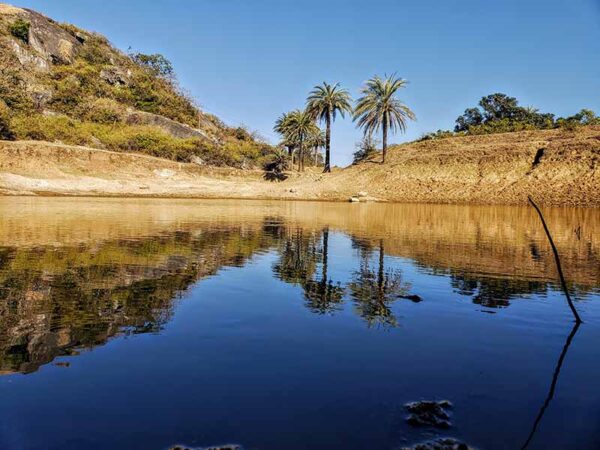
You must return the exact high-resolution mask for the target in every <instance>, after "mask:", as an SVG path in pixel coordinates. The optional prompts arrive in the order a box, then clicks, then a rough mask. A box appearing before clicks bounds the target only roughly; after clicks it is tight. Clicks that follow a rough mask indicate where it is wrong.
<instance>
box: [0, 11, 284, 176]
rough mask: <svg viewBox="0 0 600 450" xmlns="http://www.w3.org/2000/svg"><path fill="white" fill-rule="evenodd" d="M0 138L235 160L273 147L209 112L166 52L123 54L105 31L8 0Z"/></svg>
mask: <svg viewBox="0 0 600 450" xmlns="http://www.w3.org/2000/svg"><path fill="white" fill-rule="evenodd" d="M0 138H2V139H11V140H12V139H18V140H27V139H30V140H45V141H50V142H60V143H65V144H73V145H85V146H91V147H95V148H103V149H108V150H113V151H135V152H143V153H146V154H151V155H154V156H160V157H166V158H169V159H174V160H178V161H195V162H197V163H200V164H202V163H206V164H215V165H229V166H237V167H245V166H253V165H254V166H257V165H260V164H262V162H263V160H264V159H265V158H268V155H269V154H270V153H271V152H272V149H271V147H270V146H268V145H267V144H265V143H263V142H260V141H258V140H257V139H255V138H254V137H253V136H252V135H251V134H250V133H248V131H246V130H245V129H243V128H230V127H228V126H226V125H225V124H224V123H223V122H221V121H220V120H219V119H218V118H216V117H215V116H213V115H210V114H207V113H204V112H202V111H201V110H200V109H199V108H198V107H197V106H196V105H195V104H194V102H193V100H192V99H190V98H189V97H188V96H187V95H185V94H184V93H183V92H182V91H181V89H180V88H179V87H178V84H177V80H176V77H175V74H174V71H173V68H172V66H171V63H170V62H169V61H168V60H167V59H166V58H164V57H163V56H162V55H158V54H154V55H145V54H139V53H138V54H125V53H123V52H121V51H119V50H117V49H115V48H114V47H113V46H111V44H110V43H109V41H108V40H107V39H106V38H105V37H103V36H101V35H99V34H96V33H91V32H87V31H84V30H81V29H79V28H77V27H75V26H73V25H69V24H61V23H57V22H55V21H54V20H52V19H50V18H48V17H45V16H43V15H42V14H39V13H37V12H35V11H32V10H28V9H21V8H16V7H13V6H10V5H6V4H2V3H0Z"/></svg>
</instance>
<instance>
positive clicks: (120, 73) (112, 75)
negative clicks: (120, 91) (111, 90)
mask: <svg viewBox="0 0 600 450" xmlns="http://www.w3.org/2000/svg"><path fill="white" fill-rule="evenodd" d="M100 78H102V79H103V80H104V81H106V82H107V83H108V84H110V85H112V86H128V85H129V81H130V78H131V71H130V70H127V71H126V70H123V69H121V68H120V67H117V66H112V67H107V68H105V69H102V70H101V71H100Z"/></svg>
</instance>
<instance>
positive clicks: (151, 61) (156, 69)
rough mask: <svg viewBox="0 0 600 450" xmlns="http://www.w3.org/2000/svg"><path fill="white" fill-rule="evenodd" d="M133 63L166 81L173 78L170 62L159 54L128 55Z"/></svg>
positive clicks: (173, 72) (173, 73)
mask: <svg viewBox="0 0 600 450" xmlns="http://www.w3.org/2000/svg"><path fill="white" fill-rule="evenodd" d="M130 57H131V59H132V60H133V62H134V63H136V64H137V65H139V66H140V67H143V68H144V69H147V70H149V71H150V72H152V73H153V74H154V75H156V76H159V77H163V78H165V79H167V80H172V79H173V78H174V76H175V71H174V70H173V65H172V64H171V61H169V60H168V59H167V58H165V57H164V56H163V55H161V54H160V53H155V54H152V55H146V54H144V53H134V54H132V55H130Z"/></svg>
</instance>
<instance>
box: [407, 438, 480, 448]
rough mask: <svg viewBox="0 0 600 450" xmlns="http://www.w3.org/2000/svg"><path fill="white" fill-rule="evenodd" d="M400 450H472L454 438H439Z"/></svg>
mask: <svg viewBox="0 0 600 450" xmlns="http://www.w3.org/2000/svg"><path fill="white" fill-rule="evenodd" d="M402 450H474V449H473V447H469V446H468V445H467V444H465V443H464V442H461V441H458V440H456V439H454V438H439V439H435V440H433V441H427V442H421V443H420V444H416V445H414V446H413V447H402Z"/></svg>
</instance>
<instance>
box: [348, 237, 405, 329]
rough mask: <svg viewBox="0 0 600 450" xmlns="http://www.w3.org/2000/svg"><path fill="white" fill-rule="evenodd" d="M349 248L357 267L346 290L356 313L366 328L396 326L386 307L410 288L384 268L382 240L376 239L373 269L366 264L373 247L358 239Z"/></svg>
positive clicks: (393, 270) (368, 263) (398, 274)
mask: <svg viewBox="0 0 600 450" xmlns="http://www.w3.org/2000/svg"><path fill="white" fill-rule="evenodd" d="M353 245H354V247H355V248H357V249H358V250H359V255H360V268H359V270H358V271H357V272H355V273H354V277H353V280H352V282H351V283H350V284H349V285H348V288H349V291H350V297H351V298H352V299H353V300H354V302H355V307H356V311H357V313H358V314H359V315H360V316H361V317H362V318H363V319H365V320H366V321H367V323H368V325H369V326H373V325H378V326H384V327H395V326H397V325H398V321H397V319H396V317H395V316H394V313H393V312H392V310H391V308H390V304H391V303H392V302H393V301H395V300H396V299H398V297H399V296H401V295H406V294H407V293H408V289H409V287H410V286H409V285H408V284H407V283H405V282H403V281H402V273H401V272H400V270H397V269H388V270H386V269H385V257H384V256H385V250H384V244H383V239H380V240H379V245H378V248H379V251H378V264H377V268H376V269H375V268H373V267H372V266H371V263H370V262H371V259H372V255H373V253H374V248H373V245H372V244H371V243H369V242H367V241H362V240H358V239H353Z"/></svg>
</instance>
